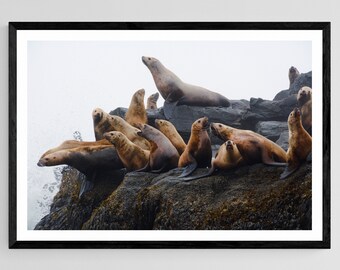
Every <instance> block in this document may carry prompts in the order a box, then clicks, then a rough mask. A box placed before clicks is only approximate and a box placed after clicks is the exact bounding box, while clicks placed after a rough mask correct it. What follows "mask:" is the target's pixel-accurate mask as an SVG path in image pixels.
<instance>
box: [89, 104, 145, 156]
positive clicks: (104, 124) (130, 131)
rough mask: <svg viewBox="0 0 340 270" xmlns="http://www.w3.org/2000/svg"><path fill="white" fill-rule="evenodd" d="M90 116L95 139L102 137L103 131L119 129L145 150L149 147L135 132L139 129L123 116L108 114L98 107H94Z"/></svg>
mask: <svg viewBox="0 0 340 270" xmlns="http://www.w3.org/2000/svg"><path fill="white" fill-rule="evenodd" d="M92 116H93V124H94V133H95V136H96V140H100V139H103V138H104V133H106V132H109V131H120V132H122V133H123V134H124V135H125V136H126V137H128V139H129V140H130V141H131V142H133V143H135V144H137V145H138V146H140V147H142V148H143V149H145V150H149V149H150V143H149V142H148V141H147V140H146V139H144V138H142V137H140V136H138V134H137V132H138V131H139V129H138V128H135V127H133V126H131V125H130V124H129V123H128V122H126V121H125V120H124V119H123V118H121V117H119V116H117V115H110V114H108V113H106V112H104V111H103V110H102V109H100V108H96V109H94V110H93V113H92Z"/></svg>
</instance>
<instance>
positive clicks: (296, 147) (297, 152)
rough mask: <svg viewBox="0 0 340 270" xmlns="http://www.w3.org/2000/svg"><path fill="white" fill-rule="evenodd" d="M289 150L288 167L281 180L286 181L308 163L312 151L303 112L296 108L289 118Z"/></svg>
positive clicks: (310, 138)
mask: <svg viewBox="0 0 340 270" xmlns="http://www.w3.org/2000/svg"><path fill="white" fill-rule="evenodd" d="M288 128H289V148H288V151H287V162H288V166H287V167H286V170H285V171H284V172H283V173H282V174H281V177H280V179H285V178H287V177H288V176H290V175H291V174H292V173H293V172H295V171H296V170H297V169H298V168H299V167H300V165H301V164H302V163H303V162H305V161H306V159H307V157H308V155H309V154H310V153H311V151H312V137H311V136H310V135H309V134H308V132H307V131H306V130H305V129H304V128H303V126H302V122H301V112H300V110H299V109H298V108H295V109H294V110H293V111H292V112H291V113H290V115H289V116H288Z"/></svg>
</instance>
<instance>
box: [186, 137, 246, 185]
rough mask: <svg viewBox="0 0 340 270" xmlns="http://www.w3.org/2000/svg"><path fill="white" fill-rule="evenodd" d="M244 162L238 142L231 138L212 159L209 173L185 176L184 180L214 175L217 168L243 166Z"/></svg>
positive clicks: (224, 168) (227, 168) (225, 168)
mask: <svg viewBox="0 0 340 270" xmlns="http://www.w3.org/2000/svg"><path fill="white" fill-rule="evenodd" d="M243 164H244V159H243V158H242V155H241V153H240V151H239V150H238V148H237V145H236V143H234V142H233V141H231V140H228V141H226V142H225V143H223V144H222V145H221V146H220V148H219V149H218V152H217V153H216V156H215V158H213V159H212V160H211V168H210V170H209V171H208V172H207V173H205V174H202V175H197V176H192V177H188V178H183V181H186V182H188V181H192V180H196V179H200V178H203V177H207V176H209V175H212V174H213V173H214V172H215V170H230V169H233V168H236V167H239V166H242V165H243Z"/></svg>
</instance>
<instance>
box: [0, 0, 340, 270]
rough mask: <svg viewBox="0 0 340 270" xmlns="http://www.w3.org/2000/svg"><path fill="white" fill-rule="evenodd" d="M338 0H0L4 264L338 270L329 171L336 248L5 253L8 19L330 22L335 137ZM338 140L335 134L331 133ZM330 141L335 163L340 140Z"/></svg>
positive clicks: (0, 254) (335, 205)
mask: <svg viewBox="0 0 340 270" xmlns="http://www.w3.org/2000/svg"><path fill="white" fill-rule="evenodd" d="M337 2H338V1H336V0H333V1H328V0H324V1H318V2H316V1H313V2H312V1H307V0H302V1H297V0H295V1H292V0H285V1H272V0H257V1H252V0H244V1H225V0H224V1H223V0H219V1H217V0H210V1H203V0H202V1H201V0H200V1H198V0H190V1H189V0H187V1H181V0H171V1H163V2H161V1H159V0H143V1H140V0H136V1H132V0H125V1H116V0H101V1H99V0H98V1H84V0H73V1H69V0H58V1H46V0H31V1H27V0H0V59H1V61H0V115H1V121H0V129H1V130H3V131H4V132H2V133H1V137H0V146H1V147H0V155H1V160H2V162H0V179H1V181H0V182H1V184H0V265H1V266H3V268H4V269H22V268H25V269H27V268H28V269H45V268H49V269H53V270H54V269H69V268H71V267H77V268H80V267H81V268H82V269H94V268H101V267H105V266H108V267H110V266H113V267H122V268H132V267H140V266H142V269H144V268H145V269H153V268H155V269H156V268H163V269H173V268H175V267H176V268H186V269H192V268H198V269H207V268H210V269H217V268H220V269H225V268H226V267H228V268H233V269H246V268H249V267H251V268H252V269H253V268H255V269H261V270H262V269H272V268H275V269H287V268H289V269H298V268H301V269H302V268H303V269H321V268H324V269H335V268H336V266H338V265H337V264H338V263H339V259H338V255H340V254H339V250H340V247H339V245H340V240H339V236H340V235H339V234H340V229H339V227H340V226H339V225H340V224H339V223H340V221H339V213H340V199H339V196H336V191H337V190H339V188H340V183H339V181H337V179H336V176H338V175H339V169H336V168H335V167H336V166H334V165H333V166H332V167H333V172H332V239H333V241H332V249H331V250H152V251H148V250H58V251H55V250H8V248H7V247H8V214H7V213H8V159H7V157H8V130H7V127H8V27H7V25H8V22H9V21H331V22H332V89H334V90H333V91H332V108H333V113H332V115H333V116H334V117H333V121H332V131H333V132H332V134H338V132H339V131H340V130H339V129H340V128H339V125H338V124H337V122H338V121H339V120H338V119H335V115H336V114H337V113H338V114H339V112H340V111H339V110H340V109H339V108H336V105H337V104H336V101H339V91H337V89H340V80H339V78H338V76H336V74H339V72H340V66H339V65H340V55H339V50H336V49H337V48H340V34H339V33H340V21H339V19H338V17H339V16H338V15H339V14H338V12H337V10H339V4H337ZM332 137H334V136H332ZM335 139H337V137H334V140H333V141H332V161H333V164H336V162H337V161H339V155H337V154H335V152H336V151H337V150H340V149H339V143H338V142H337V141H336V140H335Z"/></svg>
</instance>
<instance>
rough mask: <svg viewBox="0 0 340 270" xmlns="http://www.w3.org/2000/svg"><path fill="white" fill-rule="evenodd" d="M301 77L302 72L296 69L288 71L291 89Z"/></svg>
mask: <svg viewBox="0 0 340 270" xmlns="http://www.w3.org/2000/svg"><path fill="white" fill-rule="evenodd" d="M299 76H300V72H299V71H298V69H297V68H296V67H293V66H291V67H290V69H289V71H288V78H289V88H290V87H291V86H292V84H293V83H294V82H295V80H296V79H297V78H298V77H299Z"/></svg>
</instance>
